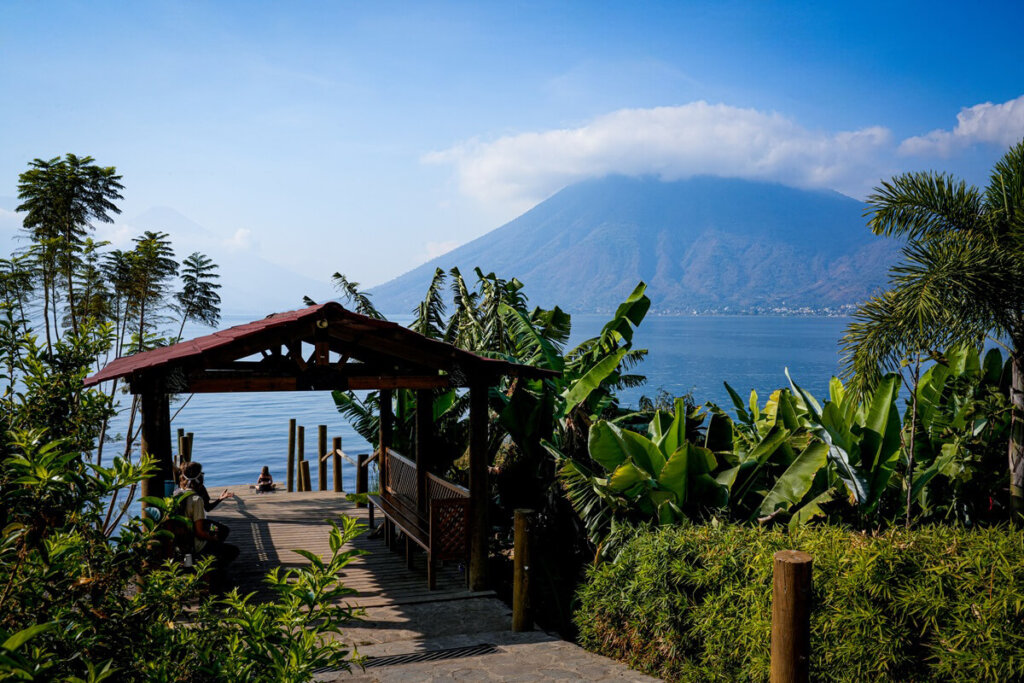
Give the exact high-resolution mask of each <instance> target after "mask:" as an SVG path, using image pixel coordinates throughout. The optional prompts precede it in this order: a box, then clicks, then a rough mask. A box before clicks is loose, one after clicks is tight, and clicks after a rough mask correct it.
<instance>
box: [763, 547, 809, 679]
mask: <svg viewBox="0 0 1024 683" xmlns="http://www.w3.org/2000/svg"><path fill="white" fill-rule="evenodd" d="M812 563H813V560H812V558H811V556H810V555H808V554H807V553H805V552H801V551H799V550H780V551H779V552H777V553H775V558H774V567H773V580H772V666H771V683H805V682H806V681H808V680H809V678H810V658H811V565H812Z"/></svg>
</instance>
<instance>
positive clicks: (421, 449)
mask: <svg viewBox="0 0 1024 683" xmlns="http://www.w3.org/2000/svg"><path fill="white" fill-rule="evenodd" d="M433 431H434V395H433V393H432V392H431V391H430V389H417V390H416V507H417V508H419V511H420V513H421V514H424V515H425V514H427V512H428V510H427V473H428V472H429V471H430V441H431V438H430V437H431V436H432V434H433Z"/></svg>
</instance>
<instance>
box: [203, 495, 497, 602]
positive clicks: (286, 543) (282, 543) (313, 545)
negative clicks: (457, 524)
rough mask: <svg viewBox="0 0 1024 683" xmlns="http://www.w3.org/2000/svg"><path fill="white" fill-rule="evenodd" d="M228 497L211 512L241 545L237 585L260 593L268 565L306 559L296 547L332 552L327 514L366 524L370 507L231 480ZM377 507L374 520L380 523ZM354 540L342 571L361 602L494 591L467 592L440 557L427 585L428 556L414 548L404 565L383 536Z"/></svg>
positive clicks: (461, 574) (460, 575)
mask: <svg viewBox="0 0 1024 683" xmlns="http://www.w3.org/2000/svg"><path fill="white" fill-rule="evenodd" d="M229 488H231V489H232V490H233V491H235V493H236V496H235V498H233V499H229V500H226V501H224V502H222V503H221V504H220V505H219V506H218V507H217V509H216V510H214V511H213V512H212V513H210V516H211V517H213V518H214V519H217V520H220V521H223V522H224V523H226V524H227V525H228V527H230V529H231V536H230V538H229V539H228V540H229V542H230V543H234V544H235V545H237V546H238V547H239V549H240V553H239V556H238V559H237V560H235V563H234V564H233V565H232V567H231V575H232V578H233V579H234V580H235V581H236V582H237V584H238V587H239V589H240V590H241V591H242V592H250V591H255V592H257V593H258V594H264V593H265V591H266V589H265V587H264V586H263V584H262V579H263V577H264V576H265V575H266V573H267V572H268V571H270V570H271V569H273V568H274V567H278V566H280V567H298V566H303V565H305V564H307V560H306V559H305V558H304V557H302V556H301V555H299V554H297V553H295V552H292V551H293V550H295V549H296V548H300V549H303V550H309V551H311V552H314V553H316V554H318V555H321V556H330V554H331V551H330V548H329V547H328V533H329V531H330V524H329V522H328V521H327V520H332V519H333V520H337V519H338V518H339V517H340V516H341V515H346V516H348V517H355V518H356V519H359V520H360V521H362V522H363V523H364V524H366V523H367V522H368V519H367V514H368V511H367V510H366V509H365V508H357V507H356V506H355V505H353V504H352V503H350V502H349V501H347V500H345V497H344V494H340V493H334V492H333V491H311V492H308V493H287V492H280V491H279V492H275V493H265V494H256V493H255V492H254V491H253V490H251V489H249V488H248V486H237V487H229ZM380 520H381V517H380V516H379V515H378V516H377V519H376V522H377V524H380ZM352 545H353V546H354V547H356V548H360V549H362V550H366V551H368V552H369V554H368V555H363V556H362V557H358V558H356V559H355V560H354V561H353V562H352V564H350V565H349V566H348V568H347V570H346V572H345V576H344V582H345V585H346V586H348V587H350V588H354V589H355V590H357V591H358V594H357V595H355V596H353V597H352V602H353V603H355V604H358V605H360V606H362V607H367V608H369V607H381V606H386V605H406V604H416V603H422V602H438V601H444V600H459V599H465V598H472V597H483V596H491V595H493V594H494V593H493V592H492V591H482V592H470V591H469V590H467V588H466V579H465V576H466V575H465V567H464V566H462V565H461V564H460V563H446V564H445V565H444V566H443V567H442V568H441V569H440V571H439V572H438V580H437V589H436V590H433V591H430V590H427V571H426V556H425V555H424V554H423V553H421V552H417V553H416V554H415V555H414V557H413V569H411V570H410V569H409V568H407V567H406V565H405V556H404V554H401V553H398V552H394V551H391V550H389V549H388V548H387V547H386V546H385V545H384V541H383V539H380V538H371V537H370V536H369V534H364V535H362V536H360V537H359V538H358V539H356V540H355V541H354V542H353V544H352Z"/></svg>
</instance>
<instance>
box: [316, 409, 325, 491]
mask: <svg viewBox="0 0 1024 683" xmlns="http://www.w3.org/2000/svg"><path fill="white" fill-rule="evenodd" d="M316 460H317V473H318V474H319V479H320V481H319V484H320V486H319V490H320V491H326V490H327V425H319V426H317V428H316Z"/></svg>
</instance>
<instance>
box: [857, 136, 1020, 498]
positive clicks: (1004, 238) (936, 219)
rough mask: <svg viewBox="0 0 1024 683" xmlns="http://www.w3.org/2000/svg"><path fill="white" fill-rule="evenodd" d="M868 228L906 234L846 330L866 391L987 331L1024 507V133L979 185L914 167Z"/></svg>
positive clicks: (889, 185)
mask: <svg viewBox="0 0 1024 683" xmlns="http://www.w3.org/2000/svg"><path fill="white" fill-rule="evenodd" d="M868 205H869V207H870V209H869V217H870V218H869V222H868V225H869V227H870V228H871V229H872V230H873V231H874V232H875V233H877V234H881V235H887V236H895V237H900V238H903V239H905V240H906V246H905V247H904V249H903V260H902V262H901V263H899V264H897V265H896V266H894V267H893V268H892V270H891V279H890V289H889V290H888V291H887V292H885V293H884V294H882V295H880V296H878V297H875V298H873V299H871V300H870V301H868V302H866V303H865V304H864V305H862V306H861V307H860V309H859V310H858V311H857V313H856V315H855V320H854V322H853V323H852V324H851V325H850V327H849V330H848V332H847V335H846V338H845V347H844V349H845V353H846V364H847V376H848V377H849V378H850V379H851V380H852V381H853V382H854V388H855V389H856V390H857V391H863V390H866V389H868V388H870V387H872V386H873V385H874V384H875V383H876V382H877V381H878V380H879V378H880V376H881V374H882V373H884V372H894V371H897V370H898V369H899V368H900V367H901V366H902V365H904V364H905V362H907V361H908V360H909V361H911V362H913V363H916V362H917V359H920V357H921V356H922V355H925V356H927V355H928V354H929V353H930V352H931V351H933V350H935V349H940V348H944V347H945V346H946V345H948V344H950V343H954V342H962V343H971V344H977V343H978V342H979V340H980V339H981V338H982V337H983V336H984V335H985V334H986V333H988V334H992V335H993V336H994V337H996V338H998V339H1001V340H1005V341H1006V342H1007V343H1008V349H1009V353H1010V361H1011V367H1012V368H1013V372H1012V374H1011V383H1012V387H1013V390H1012V391H1011V393H1010V396H1011V398H1012V399H1013V404H1014V409H1013V410H1014V412H1013V420H1012V428H1011V430H1010V431H1009V432H1008V433H1007V435H1006V436H1007V440H1008V449H1009V452H1008V455H1009V457H1008V460H1009V471H1010V496H1009V502H1010V504H1011V506H1012V507H1013V509H1014V510H1015V511H1016V513H1017V514H1018V515H1021V514H1024V141H1022V142H1020V143H1018V144H1016V145H1014V146H1013V147H1011V148H1010V149H1009V150H1008V151H1007V152H1006V154H1005V155H1004V156H1003V157H1002V159H1000V160H999V162H997V163H996V165H995V167H994V168H993V169H992V173H991V177H990V180H989V183H988V186H987V187H985V188H984V189H978V188H976V187H973V186H970V185H968V184H967V183H965V182H964V181H962V180H957V179H955V178H953V177H952V176H949V175H946V174H943V173H934V172H926V173H907V174H903V175H901V176H897V177H895V178H893V179H892V180H891V181H889V182H885V183H882V185H881V186H880V187H878V188H877V189H876V190H875V192H874V193H873V194H872V195H871V196H869V197H868Z"/></svg>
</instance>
